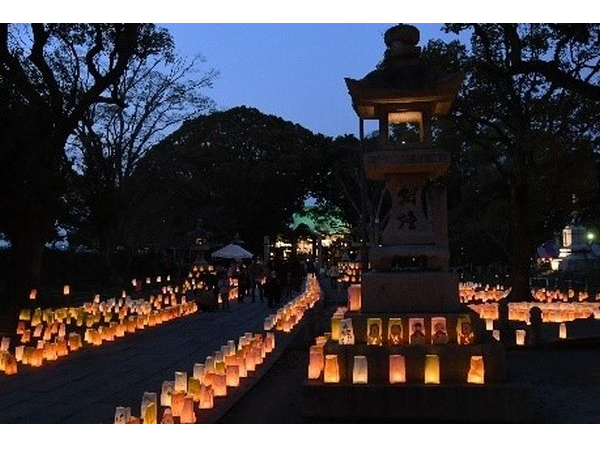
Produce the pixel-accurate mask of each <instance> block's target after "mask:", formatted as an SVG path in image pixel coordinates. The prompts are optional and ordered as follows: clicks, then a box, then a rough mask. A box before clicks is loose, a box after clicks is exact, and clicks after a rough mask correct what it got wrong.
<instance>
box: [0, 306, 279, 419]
mask: <svg viewBox="0 0 600 450" xmlns="http://www.w3.org/2000/svg"><path fill="white" fill-rule="evenodd" d="M268 314H269V310H268V308H267V304H266V302H264V303H263V302H261V301H259V300H257V301H256V303H244V304H241V305H238V304H237V303H233V304H232V305H231V311H230V312H221V311H219V312H213V313H196V314H194V315H192V316H189V317H184V318H181V319H178V320H175V321H173V322H171V323H167V324H164V325H161V326H158V327H156V328H153V329H147V330H142V331H140V332H138V333H136V334H135V335H131V336H127V337H125V338H123V339H120V340H117V341H115V342H111V343H106V344H105V345H102V346H101V347H99V348H90V349H86V350H83V351H80V352H78V353H76V354H74V355H70V356H69V357H68V358H66V359H63V360H58V361H55V362H53V363H50V364H46V365H44V366H43V367H41V368H37V369H36V368H29V367H28V368H24V369H23V370H22V371H21V372H20V373H19V374H18V375H16V376H13V377H8V376H5V375H0V423H110V422H112V417H113V415H114V410H115V407H116V406H131V407H132V413H133V414H134V415H139V410H138V409H139V405H140V402H141V398H142V394H143V392H144V391H152V392H160V388H161V384H162V382H163V381H164V380H169V379H173V377H174V372H175V371H180V370H183V371H187V372H188V373H190V372H191V371H192V367H193V365H194V363H196V362H201V361H204V359H205V358H206V356H208V355H210V354H212V353H213V352H215V351H216V350H219V348H220V346H221V345H223V344H225V343H226V342H227V340H228V339H237V338H238V337H239V336H240V335H242V334H243V333H244V332H246V331H259V330H262V324H263V319H264V317H265V316H267V315H268Z"/></svg>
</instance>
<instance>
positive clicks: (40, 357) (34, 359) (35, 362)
mask: <svg viewBox="0 0 600 450" xmlns="http://www.w3.org/2000/svg"><path fill="white" fill-rule="evenodd" d="M43 362H44V350H42V349H41V348H36V349H35V350H33V352H32V354H31V357H30V358H29V364H30V365H31V366H32V367H41V365H42V364H43Z"/></svg>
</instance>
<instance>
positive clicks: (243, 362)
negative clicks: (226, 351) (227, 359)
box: [236, 356, 248, 378]
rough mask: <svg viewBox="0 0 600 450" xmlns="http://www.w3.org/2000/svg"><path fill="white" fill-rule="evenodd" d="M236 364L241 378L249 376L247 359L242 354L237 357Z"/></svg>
mask: <svg viewBox="0 0 600 450" xmlns="http://www.w3.org/2000/svg"><path fill="white" fill-rule="evenodd" d="M236 365H237V366H238V368H239V372H240V378H246V377H247V376H248V371H247V370H246V360H245V359H244V357H242V356H237V357H236Z"/></svg>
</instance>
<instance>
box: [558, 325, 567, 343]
mask: <svg viewBox="0 0 600 450" xmlns="http://www.w3.org/2000/svg"><path fill="white" fill-rule="evenodd" d="M558 338H559V339H566V338H567V324H566V323H564V322H563V323H561V324H560V325H559V326H558Z"/></svg>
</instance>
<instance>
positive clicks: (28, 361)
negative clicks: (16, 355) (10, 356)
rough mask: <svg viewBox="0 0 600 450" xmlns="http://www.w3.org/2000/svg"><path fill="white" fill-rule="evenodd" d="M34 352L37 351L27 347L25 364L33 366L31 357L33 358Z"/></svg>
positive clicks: (24, 353) (24, 356)
mask: <svg viewBox="0 0 600 450" xmlns="http://www.w3.org/2000/svg"><path fill="white" fill-rule="evenodd" d="M34 351H35V349H34V348H33V347H25V348H24V349H23V358H22V362H23V364H29V365H31V357H32V356H33V352H34Z"/></svg>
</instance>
